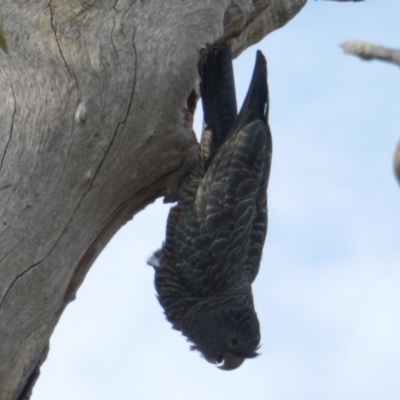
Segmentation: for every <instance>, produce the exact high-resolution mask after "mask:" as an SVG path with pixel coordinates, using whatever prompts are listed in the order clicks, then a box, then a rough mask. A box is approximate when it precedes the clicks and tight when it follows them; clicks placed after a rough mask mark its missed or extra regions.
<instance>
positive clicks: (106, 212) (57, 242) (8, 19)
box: [0, 0, 306, 400]
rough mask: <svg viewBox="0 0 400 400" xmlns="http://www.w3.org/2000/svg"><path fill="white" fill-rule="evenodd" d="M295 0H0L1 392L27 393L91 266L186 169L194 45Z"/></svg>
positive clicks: (257, 30)
mask: <svg viewBox="0 0 400 400" xmlns="http://www.w3.org/2000/svg"><path fill="white" fill-rule="evenodd" d="M305 1H306V0H218V1H217V0H215V1H207V0H187V1H181V0H168V1H167V0H159V1H150V0H124V1H122V0H121V1H118V0H117V1H115V0H68V1H66V0H50V4H49V1H48V0H46V1H44V0H36V1H33V2H25V1H21V0H3V1H1V2H0V4H1V5H0V10H1V13H2V22H3V25H4V30H5V34H6V37H7V41H8V47H9V54H8V55H7V54H5V53H1V54H0V69H1V71H0V72H1V74H0V82H1V83H0V84H1V92H0V102H1V105H0V110H1V125H0V129H1V133H0V235H1V248H0V276H1V280H0V360H1V362H0V400H16V399H18V400H21V399H25V398H29V396H30V392H31V389H32V386H33V384H34V382H35V380H36V378H37V376H38V374H39V368H40V365H41V364H42V363H43V361H44V360H45V358H46V355H47V349H48V343H49V338H50V335H51V333H52V332H53V329H54V327H55V325H56V323H57V321H58V319H59V318H60V316H61V314H62V312H63V310H64V308H65V307H66V305H67V304H68V303H69V302H70V301H71V300H73V299H74V296H75V293H76V291H77V289H78V288H79V286H80V284H81V283H82V281H83V279H84V277H85V275H86V273H87V271H88V269H89V268H90V266H91V265H92V263H93V261H94V260H95V259H96V257H97V256H98V255H99V253H100V252H101V250H102V249H103V248H104V246H105V245H106V244H107V242H108V241H109V240H110V238H111V237H112V236H113V235H114V234H115V233H116V232H117V230H118V229H119V228H120V227H121V226H122V225H123V224H125V223H126V222H127V221H128V220H129V219H131V218H132V216H133V215H134V214H135V213H137V212H138V211H140V210H141V209H143V208H144V207H145V206H146V205H147V204H149V203H151V202H152V201H154V200H155V199H156V198H157V197H159V196H161V195H162V194H163V193H165V192H166V190H167V187H168V184H169V182H171V180H172V179H173V178H174V175H175V174H176V173H177V171H179V170H180V169H181V168H183V167H189V166H190V163H191V160H192V157H193V154H195V152H196V151H197V144H196V139H195V137H194V135H193V133H192V130H191V121H192V114H193V112H194V102H193V101H192V99H193V96H190V94H191V93H192V91H193V90H196V88H197V86H198V80H199V78H198V73H197V61H198V55H199V50H200V49H201V48H202V47H203V46H204V45H205V44H206V43H212V42H214V41H215V40H217V39H219V38H221V37H222V36H225V37H232V43H233V50H234V53H235V54H239V53H240V52H241V51H242V50H243V49H245V48H246V47H248V46H249V45H251V44H253V43H254V42H256V41H258V40H260V39H261V38H262V37H263V36H265V35H266V34H267V33H269V32H271V31H272V30H274V29H276V28H278V27H280V26H282V25H284V24H285V23H286V22H287V21H288V20H290V19H291V18H292V17H293V16H294V15H295V14H296V13H297V12H298V11H299V10H300V9H301V7H302V6H303V5H304V3H305ZM110 267H112V266H110Z"/></svg>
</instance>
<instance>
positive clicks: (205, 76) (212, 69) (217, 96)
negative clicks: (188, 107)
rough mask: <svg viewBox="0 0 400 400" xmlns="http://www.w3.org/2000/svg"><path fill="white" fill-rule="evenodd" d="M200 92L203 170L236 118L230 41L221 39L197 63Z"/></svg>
mask: <svg viewBox="0 0 400 400" xmlns="http://www.w3.org/2000/svg"><path fill="white" fill-rule="evenodd" d="M199 73H200V77H201V83H200V93H201V100H202V104H203V113H204V125H205V126H204V129H205V134H207V132H208V131H210V133H209V134H210V135H211V137H210V138H208V139H207V138H205V137H203V140H202V142H204V139H206V140H208V141H209V143H207V146H208V148H207V149H206V150H205V153H207V156H208V157H207V160H206V165H205V166H206V169H207V168H208V166H209V164H210V163H211V161H212V159H213V158H214V156H215V154H216V152H217V151H218V149H219V148H220V147H221V145H222V143H223V142H224V141H225V139H226V137H227V135H228V133H229V131H230V128H231V126H232V124H233V122H234V120H235V118H236V115H237V105H236V93H235V82H234V77H233V68H232V54H231V47H230V44H229V42H227V41H226V40H220V41H218V42H216V43H215V44H213V45H210V46H208V47H207V50H206V51H205V52H204V56H203V57H202V59H201V61H200V63H199Z"/></svg>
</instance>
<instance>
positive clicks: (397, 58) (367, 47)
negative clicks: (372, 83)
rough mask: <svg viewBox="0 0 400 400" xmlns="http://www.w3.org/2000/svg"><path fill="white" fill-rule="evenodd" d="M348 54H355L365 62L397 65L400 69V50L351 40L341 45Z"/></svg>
mask: <svg viewBox="0 0 400 400" xmlns="http://www.w3.org/2000/svg"><path fill="white" fill-rule="evenodd" d="M340 47H341V48H342V49H343V50H344V52H345V53H347V54H353V55H355V56H358V57H360V58H362V59H363V60H381V61H386V62H390V63H392V64H396V65H397V66H399V67H400V50H398V49H391V48H389V47H384V46H378V45H376V44H372V43H368V42H363V41H361V40H349V41H348V42H344V43H342V44H341V45H340Z"/></svg>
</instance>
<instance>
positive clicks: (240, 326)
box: [149, 41, 272, 370]
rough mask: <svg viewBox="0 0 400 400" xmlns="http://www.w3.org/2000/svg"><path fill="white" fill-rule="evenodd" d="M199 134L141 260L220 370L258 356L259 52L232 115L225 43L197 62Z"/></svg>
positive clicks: (263, 193)
mask: <svg viewBox="0 0 400 400" xmlns="http://www.w3.org/2000/svg"><path fill="white" fill-rule="evenodd" d="M199 70H200V76H201V79H202V81H201V86H200V94H201V98H202V102H203V109H204V125H205V128H204V132H203V138H202V143H201V149H202V151H201V155H199V160H201V162H199V167H198V168H197V169H196V170H195V171H192V172H191V173H189V174H188V176H187V177H186V178H185V179H184V180H183V181H182V184H181V187H180V191H181V193H180V196H179V200H178V203H177V205H175V206H174V207H173V208H172V209H171V211H170V213H169V217H168V221H167V233H166V241H165V243H164V244H163V247H162V248H161V249H160V250H158V251H157V252H156V253H155V254H154V255H153V257H151V259H150V260H149V264H150V265H152V266H153V267H154V269H155V286H156V290H157V293H158V300H159V302H160V304H161V306H162V307H163V308H164V311H165V315H166V317H167V319H168V320H169V321H170V322H171V323H172V325H173V327H174V328H175V329H177V330H179V331H181V332H182V333H183V334H184V335H185V336H186V337H187V338H188V339H189V340H190V341H191V342H192V343H193V345H192V349H196V350H199V351H200V352H201V353H202V355H203V356H204V357H205V358H206V360H207V361H209V362H211V363H214V364H217V365H219V368H221V369H223V370H232V369H235V368H237V367H239V366H240V365H241V364H242V363H243V361H244V360H245V359H246V358H253V357H256V356H257V349H258V348H259V344H260V326H259V322H258V318H257V314H256V311H255V309H254V304H253V295H252V289H251V284H252V283H253V281H254V279H255V278H256V276H257V273H258V270H259V266H260V260H261V255H262V249H263V245H264V240H265V236H266V232H267V186H268V179H269V173H270V166H271V155H272V139H271V132H270V129H269V125H268V108H269V100H268V86H267V68H266V61H265V58H264V56H263V54H262V53H261V52H260V51H258V52H257V59H256V65H255V68H254V72H253V77H252V80H251V83H250V87H249V90H248V93H247V96H246V98H245V100H244V103H243V106H242V108H241V110H240V112H239V114H238V115H237V111H236V99H235V86H234V79H233V70H232V57H231V51H230V46H229V43H227V42H224V41H220V42H217V43H216V44H215V45H212V46H208V47H207V49H206V50H205V51H204V52H203V55H202V57H201V62H200V65H199Z"/></svg>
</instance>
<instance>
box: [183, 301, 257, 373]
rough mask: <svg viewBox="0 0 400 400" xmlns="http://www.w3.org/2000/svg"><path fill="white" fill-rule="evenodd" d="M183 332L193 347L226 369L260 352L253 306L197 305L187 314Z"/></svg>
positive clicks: (234, 367) (231, 368) (209, 360)
mask: <svg viewBox="0 0 400 400" xmlns="http://www.w3.org/2000/svg"><path fill="white" fill-rule="evenodd" d="M182 332H183V334H184V335H185V336H187V337H188V338H189V339H190V340H191V341H192V342H193V346H192V349H193V350H199V351H200V352H201V353H202V355H203V356H204V358H205V359H206V360H207V361H208V362H210V363H212V364H216V365H218V368H220V369H222V370H225V371H229V370H233V369H236V368H238V367H240V365H242V364H243V362H244V360H245V359H246V358H254V357H256V356H257V355H258V354H257V349H258V348H259V344H260V324H259V322H258V318H257V314H256V312H255V310H254V307H253V306H245V307H230V306H220V307H210V304H209V303H207V304H198V305H196V306H195V307H193V309H192V310H190V311H189V312H188V313H187V315H185V317H184V319H183V321H182Z"/></svg>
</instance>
